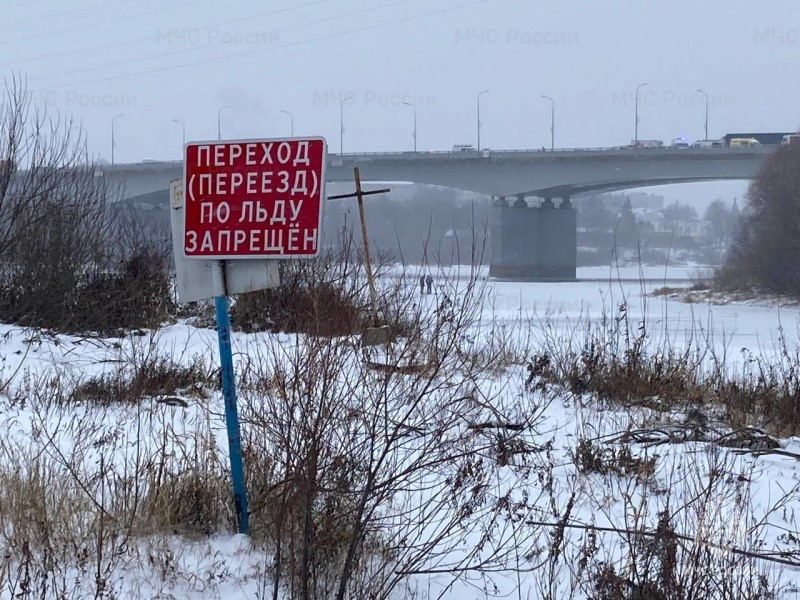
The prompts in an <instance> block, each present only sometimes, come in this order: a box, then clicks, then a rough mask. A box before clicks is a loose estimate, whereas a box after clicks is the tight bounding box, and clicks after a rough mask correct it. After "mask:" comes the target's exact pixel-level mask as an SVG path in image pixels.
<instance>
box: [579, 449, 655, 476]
mask: <svg viewBox="0 0 800 600" xmlns="http://www.w3.org/2000/svg"><path fill="white" fill-rule="evenodd" d="M574 461H575V466H576V467H577V468H578V471H579V472H581V473H599V474H600V475H608V474H609V473H613V474H615V475H628V476H633V477H636V478H637V479H638V480H640V481H647V480H648V479H651V478H652V477H653V474H654V473H655V464H656V458H655V457H654V456H651V457H647V458H641V457H638V456H634V455H633V453H632V452H631V450H630V448H629V447H628V446H618V447H616V448H609V447H606V446H601V445H599V444H595V443H593V442H592V441H591V440H587V439H581V440H579V441H578V446H577V448H576V449H575V453H574Z"/></svg>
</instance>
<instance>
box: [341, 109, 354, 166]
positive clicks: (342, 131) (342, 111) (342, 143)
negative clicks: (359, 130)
mask: <svg viewBox="0 0 800 600" xmlns="http://www.w3.org/2000/svg"><path fill="white" fill-rule="evenodd" d="M353 99H354V98H353V97H352V96H347V97H345V98H342V100H341V102H339V154H344V103H345V102H350V100H353Z"/></svg>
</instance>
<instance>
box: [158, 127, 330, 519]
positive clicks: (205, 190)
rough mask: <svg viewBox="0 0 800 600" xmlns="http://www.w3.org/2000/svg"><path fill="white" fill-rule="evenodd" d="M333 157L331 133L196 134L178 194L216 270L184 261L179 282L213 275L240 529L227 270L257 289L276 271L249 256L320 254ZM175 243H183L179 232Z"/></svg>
mask: <svg viewBox="0 0 800 600" xmlns="http://www.w3.org/2000/svg"><path fill="white" fill-rule="evenodd" d="M326 160H327V145H326V142H325V140H324V139H323V138H289V139H268V140H237V141H218V142H190V143H188V144H186V153H185V157H184V190H183V198H182V199H180V200H182V202H178V198H177V194H176V198H174V199H173V202H172V208H173V210H174V211H175V210H179V209H180V208H182V210H183V223H182V227H180V224H176V223H174V222H173V235H178V232H179V233H180V234H181V235H182V237H183V239H182V240H181V244H182V246H183V255H184V257H185V258H186V259H198V260H201V261H204V262H203V264H210V266H211V269H210V271H211V272H210V273H207V270H205V269H202V268H197V269H195V268H183V269H182V270H181V277H182V278H183V281H179V284H181V285H179V290H180V289H185V290H187V297H191V298H192V299H193V300H196V299H198V295H204V292H203V290H205V289H207V288H206V286H205V284H204V282H200V281H195V279H203V278H206V277H208V276H209V275H210V277H211V280H212V285H211V294H213V297H214V305H215V309H216V317H217V335H218V337H219V353H220V371H221V379H222V396H223V399H224V402H225V425H226V428H227V433H228V449H229V452H230V462H231V479H232V484H233V498H234V504H235V508H236V520H237V523H238V529H239V533H243V534H247V533H248V532H249V514H248V509H247V488H246V482H245V476H244V461H243V459H242V444H241V433H240V427H239V414H238V409H237V404H236V386H235V380H234V368H233V353H232V350H231V330H230V317H229V314H228V295H229V290H230V289H231V288H230V287H229V285H228V281H227V276H228V274H237V273H238V274H239V275H240V279H241V276H242V275H244V276H245V277H244V279H245V281H244V282H242V281H237V282H236V283H237V288H234V289H239V290H247V291H254V290H257V289H263V288H265V287H271V286H272V285H274V279H275V278H272V277H270V276H266V277H265V275H264V273H262V272H261V271H263V269H259V268H256V269H246V268H242V265H241V264H240V263H242V262H245V261H244V260H243V259H247V260H248V261H250V262H257V261H255V260H254V259H260V260H261V261H262V262H263V260H264V259H284V258H313V257H315V256H317V254H318V253H319V237H320V230H321V225H322V223H321V221H322V202H323V198H324V196H325V194H324V188H325V163H326ZM173 220H174V219H173ZM174 244H175V246H177V244H178V241H177V239H175V240H174ZM177 263H178V260H177V257H176V265H177ZM181 277H179V279H180V278H181ZM205 281H207V279H206V280H205Z"/></svg>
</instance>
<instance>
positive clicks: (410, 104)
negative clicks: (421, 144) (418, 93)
mask: <svg viewBox="0 0 800 600" xmlns="http://www.w3.org/2000/svg"><path fill="white" fill-rule="evenodd" d="M403 104H405V105H406V106H410V107H411V108H412V109H413V110H414V132H413V133H412V134H411V137H413V138H414V152H416V151H417V105H416V104H412V103H411V102H403Z"/></svg>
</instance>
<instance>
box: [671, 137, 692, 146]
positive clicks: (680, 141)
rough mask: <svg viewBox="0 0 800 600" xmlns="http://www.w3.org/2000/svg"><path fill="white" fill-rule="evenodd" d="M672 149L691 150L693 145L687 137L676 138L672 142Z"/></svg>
mask: <svg viewBox="0 0 800 600" xmlns="http://www.w3.org/2000/svg"><path fill="white" fill-rule="evenodd" d="M670 146H671V147H672V148H690V147H691V144H690V143H689V139H688V138H685V137H676V138H675V139H674V140H672V143H671V144H670Z"/></svg>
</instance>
